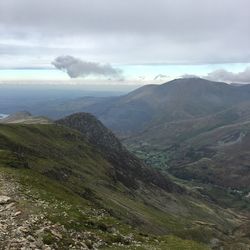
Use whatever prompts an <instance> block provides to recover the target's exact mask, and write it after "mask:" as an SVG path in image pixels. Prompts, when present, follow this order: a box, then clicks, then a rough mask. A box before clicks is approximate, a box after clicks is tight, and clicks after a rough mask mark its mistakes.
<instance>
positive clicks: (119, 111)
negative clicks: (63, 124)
mask: <svg viewBox="0 0 250 250" xmlns="http://www.w3.org/2000/svg"><path fill="white" fill-rule="evenodd" d="M249 97H250V87H249V85H240V86H234V85H229V84H226V83H222V82H212V81H208V80H205V79H201V78H187V79H176V80H173V81H170V82H167V83H164V84H162V85H146V86H143V87H141V88H139V89H136V90H135V91H132V92H130V93H129V94H126V95H122V96H116V97H111V98H108V97H105V98H94V97H93V98H91V97H83V98H79V99H75V100H71V101H67V102H62V103H60V104H58V103H55V104H54V105H53V103H50V104H49V106H46V105H43V106H42V107H40V108H39V107H37V108H33V110H32V112H35V114H39V115H49V116H50V117H54V118H57V117H62V116H65V115H69V114H71V113H75V112H80V111H84V112H89V113H92V114H94V115H95V116H96V117H98V118H99V119H100V120H101V121H102V122H103V123H104V124H105V126H107V127H108V128H110V129H111V130H112V131H113V132H115V133H116V134H117V135H119V136H129V135H135V134H137V133H138V132H141V131H143V130H145V129H148V128H150V127H152V126H155V125H159V124H162V123H166V122H174V121H182V120H187V119H195V118H200V117H204V116H208V115H212V114H214V113H217V112H220V111H223V110H225V109H229V108H231V107H233V106H234V105H238V104H241V103H243V102H245V101H248V100H249Z"/></svg>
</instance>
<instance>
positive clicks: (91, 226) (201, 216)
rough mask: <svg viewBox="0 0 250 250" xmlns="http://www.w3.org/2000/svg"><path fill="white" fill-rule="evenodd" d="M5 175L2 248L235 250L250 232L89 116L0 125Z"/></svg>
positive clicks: (0, 176) (0, 196)
mask: <svg viewBox="0 0 250 250" xmlns="http://www.w3.org/2000/svg"><path fill="white" fill-rule="evenodd" d="M0 169H1V171H0V184H1V191H0V204H1V209H2V210H1V211H2V212H1V214H0V219H1V220H0V221H1V222H0V223H1V227H0V235H1V238H0V245H1V247H2V246H3V248H4V247H5V246H6V244H7V243H8V245H9V246H10V247H14V248H16V249H21V247H30V248H32V247H38V248H44V249H45V248H46V247H47V249H49V247H50V248H52V249H69V248H76V249H99V248H100V249H101V248H103V249H136V248H138V247H141V249H152V248H154V249H208V246H211V247H220V246H225V247H226V246H229V245H230V246H234V247H235V248H234V249H238V248H237V247H238V246H239V244H240V242H241V241H242V237H244V235H245V233H246V232H247V218H246V217H243V216H242V215H240V214H237V213H235V212H234V211H231V210H228V209H226V208H223V207H222V206H220V205H218V204H216V203H214V202H213V201H212V200H211V199H210V198H209V197H208V196H205V195H203V194H202V195H201V194H200V192H198V191H197V189H196V188H193V187H189V186H188V185H185V184H184V183H181V182H179V181H177V182H175V181H173V180H172V179H169V177H167V176H166V175H164V174H162V173H160V172H158V171H156V170H152V169H151V168H150V167H148V166H147V165H145V164H144V163H142V161H141V160H139V159H138V158H137V157H135V156H134V155H132V154H131V153H129V152H128V151H127V150H126V149H125V148H124V146H122V145H121V144H120V142H119V141H118V139H117V138H116V137H115V136H114V134H113V133H112V132H110V130H108V129H107V128H105V127H104V126H103V125H102V123H100V122H99V121H98V120H96V119H95V117H93V116H92V115H90V114H85V113H80V114H74V115H71V116H69V117H66V118H64V119H61V120H59V121H57V122H56V123H50V124H40V123H39V122H38V123H36V124H20V123H16V124H15V123H12V124H0ZM7 227H8V228H9V230H8V232H7V233H6V231H4V228H7ZM4 232H5V233H4ZM241 235H243V236H241ZM2 236H3V237H2ZM245 242H246V243H245V244H246V246H247V245H249V242H248V241H247V240H246V241H245ZM204 244H205V245H204ZM4 249H5V248H4Z"/></svg>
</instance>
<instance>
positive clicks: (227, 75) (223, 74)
mask: <svg viewBox="0 0 250 250" xmlns="http://www.w3.org/2000/svg"><path fill="white" fill-rule="evenodd" d="M205 78H206V79H209V80H215V81H223V82H231V83H250V67H247V68H246V69H245V70H244V71H242V72H239V73H233V72H230V71H227V70H224V69H218V70H215V71H213V72H210V73H208V74H207V76H205Z"/></svg>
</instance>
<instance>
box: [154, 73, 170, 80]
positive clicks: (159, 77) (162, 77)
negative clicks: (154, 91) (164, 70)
mask: <svg viewBox="0 0 250 250" xmlns="http://www.w3.org/2000/svg"><path fill="white" fill-rule="evenodd" d="M166 78H168V76H167V75H163V74H159V75H156V76H155V77H154V80H164V79H166Z"/></svg>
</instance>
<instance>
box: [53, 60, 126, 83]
mask: <svg viewBox="0 0 250 250" xmlns="http://www.w3.org/2000/svg"><path fill="white" fill-rule="evenodd" d="M52 64H53V65H54V66H55V67H56V68H57V69H60V70H62V71H66V72H67V74H68V75H69V76H70V77H71V78H77V77H86V76H89V75H94V76H106V77H112V78H118V79H121V78H122V77H121V74H122V71H121V70H120V69H117V68H113V67H112V66H111V65H109V64H100V63H96V62H87V61H83V60H81V59H78V58H75V57H73V56H59V57H57V58H56V59H55V60H54V61H53V62H52Z"/></svg>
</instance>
